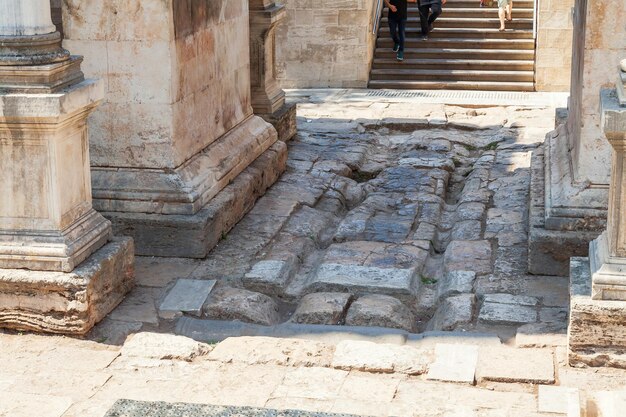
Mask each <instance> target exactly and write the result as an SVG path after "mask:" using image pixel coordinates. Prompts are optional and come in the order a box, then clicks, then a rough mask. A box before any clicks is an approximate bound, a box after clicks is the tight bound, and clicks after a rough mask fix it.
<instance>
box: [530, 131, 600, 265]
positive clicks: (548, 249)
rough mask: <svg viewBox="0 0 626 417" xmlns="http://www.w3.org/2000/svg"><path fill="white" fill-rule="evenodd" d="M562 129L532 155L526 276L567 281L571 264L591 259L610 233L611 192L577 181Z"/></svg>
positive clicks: (552, 134)
mask: <svg viewBox="0 0 626 417" xmlns="http://www.w3.org/2000/svg"><path fill="white" fill-rule="evenodd" d="M567 143H568V138H567V131H566V129H565V126H564V125H561V126H559V127H558V128H557V129H556V130H555V131H554V132H551V133H549V134H548V135H547V137H546V141H545V143H544V145H543V146H542V147H541V148H539V149H538V150H537V151H535V152H533V156H532V165H531V190H530V192H531V204H530V213H529V214H530V230H529V242H528V244H529V257H528V271H529V273H531V274H536V275H560V276H567V274H568V271H569V258H570V257H572V256H587V254H588V249H589V242H590V241H592V240H593V239H595V238H596V237H597V236H598V235H599V234H600V233H601V232H602V230H604V229H605V228H606V216H607V210H606V207H607V205H608V186H605V185H603V184H595V185H594V184H579V183H576V181H574V179H573V174H572V172H571V167H570V158H569V150H568V149H567Z"/></svg>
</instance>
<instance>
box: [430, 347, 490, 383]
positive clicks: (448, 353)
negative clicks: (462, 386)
mask: <svg viewBox="0 0 626 417" xmlns="http://www.w3.org/2000/svg"><path fill="white" fill-rule="evenodd" d="M477 362H478V346H475V345H449V344H438V345H436V346H435V362H434V363H433V364H432V365H431V366H430V369H429V371H428V376H427V379H433V380H437V381H448V382H466V383H468V384H473V383H474V375H475V372H476V364H477Z"/></svg>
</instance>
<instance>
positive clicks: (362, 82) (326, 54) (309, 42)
mask: <svg viewBox="0 0 626 417" xmlns="http://www.w3.org/2000/svg"><path fill="white" fill-rule="evenodd" d="M283 3H284V5H285V7H286V9H287V19H285V21H284V22H283V23H281V25H280V26H279V28H278V29H277V33H276V72H277V79H278V81H279V83H280V84H281V87H283V88H307V87H366V86H367V81H368V77H369V70H370V65H371V61H372V55H373V52H374V42H375V40H376V36H375V35H373V34H372V29H373V27H372V25H373V14H374V8H375V7H376V0H332V1H331V0H284V1H283Z"/></svg>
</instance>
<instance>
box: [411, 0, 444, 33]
mask: <svg viewBox="0 0 626 417" xmlns="http://www.w3.org/2000/svg"><path fill="white" fill-rule="evenodd" d="M444 4H446V0H419V7H418V8H419V11H420V24H421V26H422V40H427V39H428V32H430V31H431V30H433V23H435V20H437V18H438V17H439V15H440V14H441V11H442V7H443V5H444Z"/></svg>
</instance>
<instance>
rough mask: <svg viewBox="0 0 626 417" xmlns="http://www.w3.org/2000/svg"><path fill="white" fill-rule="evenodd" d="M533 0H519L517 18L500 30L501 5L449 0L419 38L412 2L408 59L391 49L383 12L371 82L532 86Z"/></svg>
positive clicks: (393, 85)
mask: <svg viewBox="0 0 626 417" xmlns="http://www.w3.org/2000/svg"><path fill="white" fill-rule="evenodd" d="M533 19H534V9H533V0H516V1H515V2H514V9H513V22H507V30H506V31H505V32H500V31H498V28H499V25H500V23H499V20H498V9H497V7H495V6H494V7H484V8H481V7H480V5H479V0H448V2H447V4H446V5H445V6H444V10H443V13H442V14H441V16H440V17H439V19H437V21H436V22H435V29H434V30H433V31H432V32H431V33H430V35H429V39H428V40H427V41H424V40H422V39H421V38H420V35H421V32H420V23H419V12H418V9H417V6H416V5H415V4H414V3H410V4H409V19H408V23H407V31H406V32H407V33H406V35H407V39H406V42H405V51H404V61H403V62H398V61H397V60H396V56H395V55H396V54H395V53H394V52H393V51H392V46H393V42H392V40H391V38H390V36H389V27H388V23H387V11H386V10H385V12H384V13H383V17H382V19H381V22H380V28H379V31H378V39H377V41H376V50H375V53H374V61H373V63H372V69H371V72H370V82H369V87H370V88H391V89H451V90H486V91H533V90H534V75H535V74H534V67H535V39H534V37H533Z"/></svg>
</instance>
